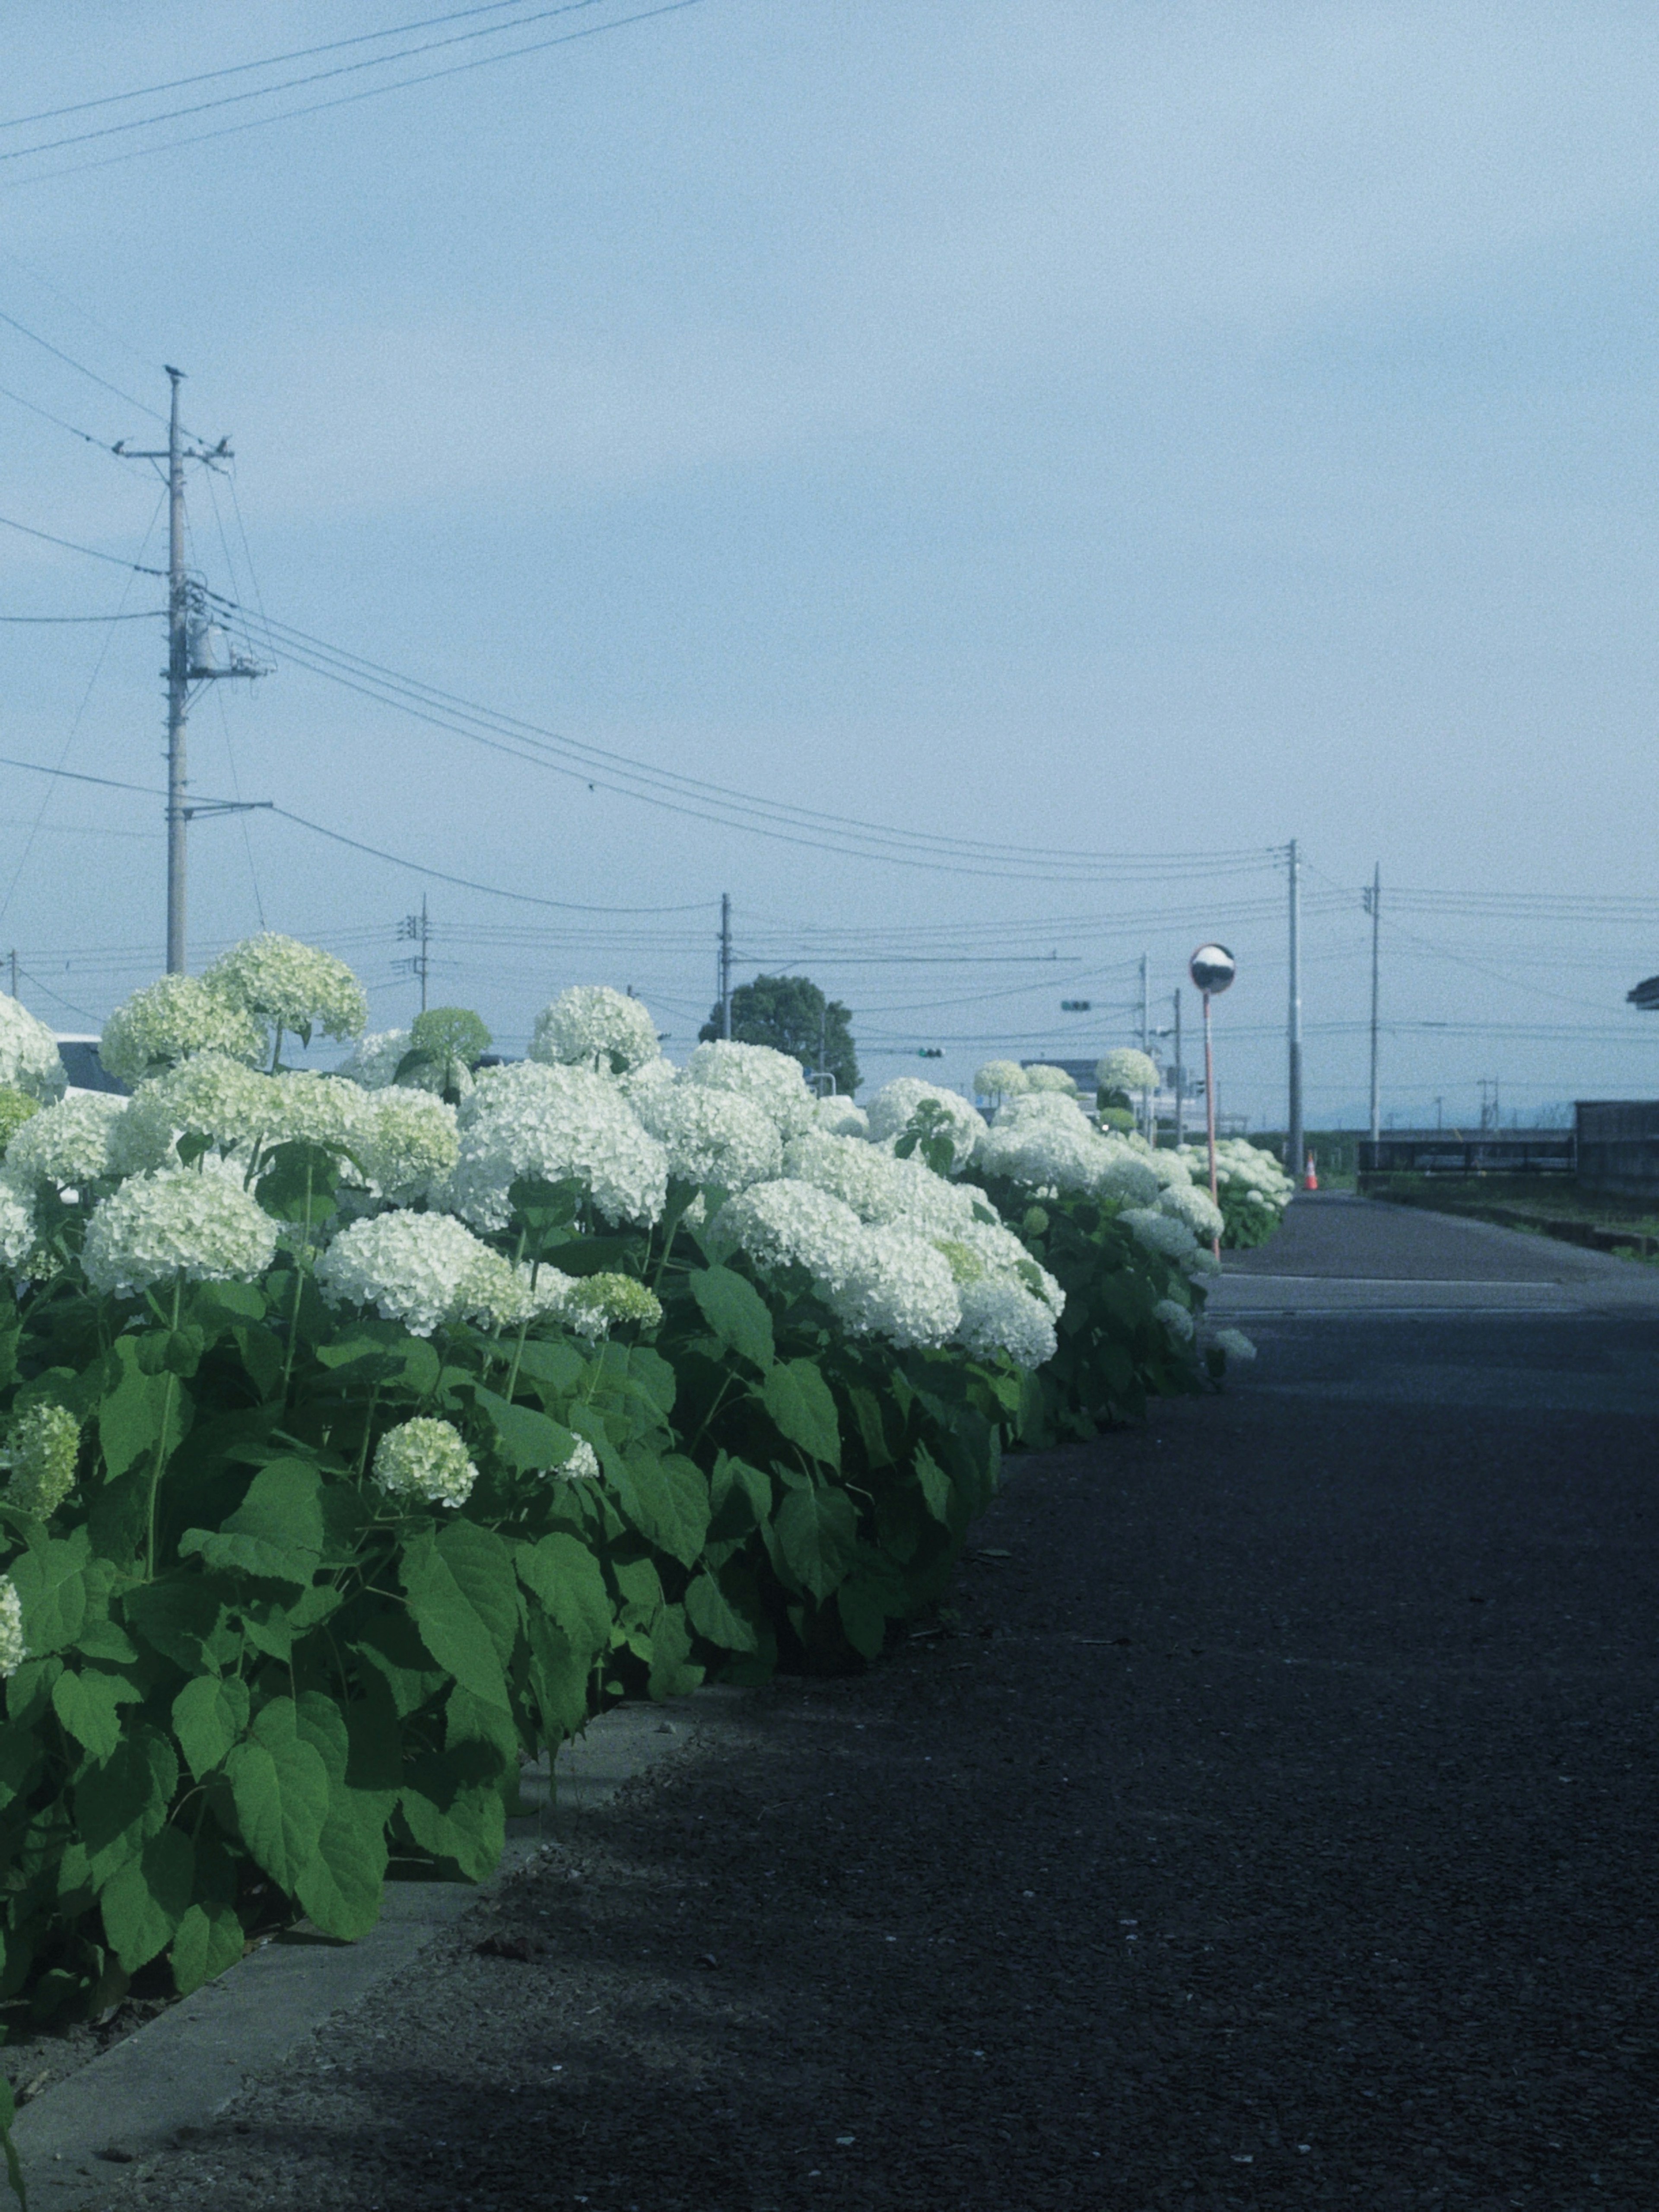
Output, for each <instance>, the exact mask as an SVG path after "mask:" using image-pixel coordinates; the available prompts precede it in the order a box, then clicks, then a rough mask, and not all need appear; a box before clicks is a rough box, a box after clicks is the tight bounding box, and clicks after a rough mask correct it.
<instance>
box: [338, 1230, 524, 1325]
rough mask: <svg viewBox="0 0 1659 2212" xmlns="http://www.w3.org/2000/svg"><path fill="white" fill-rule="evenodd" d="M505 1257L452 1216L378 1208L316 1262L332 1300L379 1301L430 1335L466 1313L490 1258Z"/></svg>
mask: <svg viewBox="0 0 1659 2212" xmlns="http://www.w3.org/2000/svg"><path fill="white" fill-rule="evenodd" d="M500 1256H501V1255H499V1254H498V1253H495V1252H493V1251H492V1250H491V1249H490V1248H489V1245H487V1244H484V1243H480V1242H479V1240H478V1238H477V1237H475V1236H474V1235H473V1234H472V1231H471V1230H470V1229H469V1228H468V1227H467V1226H466V1225H465V1223H464V1222H460V1221H457V1220H455V1219H454V1218H453V1216H452V1215H450V1214H447V1213H407V1212H393V1213H379V1214H375V1215H374V1217H373V1218H370V1219H368V1220H367V1221H354V1222H353V1223H352V1225H351V1226H350V1227H349V1229H343V1230H342V1231H340V1233H339V1235H338V1236H337V1237H336V1238H335V1239H334V1242H333V1243H331V1245H330V1246H329V1248H328V1249H327V1251H326V1252H325V1253H324V1255H323V1256H322V1258H321V1259H320V1260H319V1261H318V1262H317V1287H318V1289H319V1290H320V1291H321V1292H322V1294H323V1296H324V1297H325V1298H327V1299H328V1300H329V1301H330V1302H331V1304H335V1305H347V1304H349V1305H358V1306H373V1307H374V1310H375V1311H376V1312H377V1313H378V1314H379V1315H380V1318H381V1319H382V1320H383V1321H400V1322H402V1323H403V1325H404V1328H406V1329H408V1330H409V1332H410V1334H411V1335H413V1336H430V1335H431V1334H432V1332H433V1330H434V1329H435V1328H439V1327H440V1326H441V1324H442V1323H443V1322H447V1321H452V1320H453V1319H454V1318H456V1316H458V1314H459V1312H460V1310H461V1308H462V1304H463V1300H464V1293H465V1289H466V1285H467V1284H468V1281H469V1279H470V1278H472V1277H474V1276H475V1275H476V1276H477V1280H478V1282H479V1284H480V1286H481V1288H487V1285H488V1277H487V1274H486V1268H487V1263H488V1262H489V1261H493V1260H496V1259H499V1258H500ZM481 1302H482V1301H480V1303H481Z"/></svg>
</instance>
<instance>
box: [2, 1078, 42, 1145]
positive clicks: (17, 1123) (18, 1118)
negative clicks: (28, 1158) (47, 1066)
mask: <svg viewBox="0 0 1659 2212" xmlns="http://www.w3.org/2000/svg"><path fill="white" fill-rule="evenodd" d="M39 1112H40V1100H39V1099H38V1098H31V1097H29V1095H28V1093H27V1091H14V1090H13V1089H12V1087H11V1085H9V1084H5V1083H0V1152H4V1151H5V1149H6V1147H7V1146H9V1144H10V1142H11V1140H12V1139H13V1138H14V1137H15V1135H16V1133H17V1132H18V1131H19V1130H20V1129H21V1127H22V1126H23V1124H24V1122H25V1121H29V1120H30V1119H31V1118H32V1117H33V1115H36V1114H38V1113H39Z"/></svg>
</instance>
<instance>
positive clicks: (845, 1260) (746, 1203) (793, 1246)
mask: <svg viewBox="0 0 1659 2212" xmlns="http://www.w3.org/2000/svg"><path fill="white" fill-rule="evenodd" d="M709 1234H710V1236H711V1237H712V1238H713V1239H714V1242H715V1243H716V1245H717V1246H718V1247H721V1248H724V1249H726V1250H731V1249H734V1248H735V1249H738V1250H739V1251H743V1252H746V1253H747V1254H748V1255H749V1256H750V1259H751V1260H753V1261H755V1262H756V1264H757V1266H759V1267H769V1268H770V1267H805V1269H806V1270H807V1272H808V1273H809V1274H811V1276H812V1278H813V1279H814V1280H815V1281H816V1282H817V1284H818V1285H820V1287H821V1288H822V1287H826V1286H827V1287H830V1288H833V1287H835V1286H836V1285H839V1284H841V1283H842V1282H844V1281H845V1280H847V1279H848V1276H849V1275H850V1274H851V1273H852V1270H853V1269H854V1267H855V1266H856V1265H857V1264H858V1263H859V1262H860V1260H861V1258H862V1256H863V1250H864V1245H863V1239H864V1234H865V1230H864V1224H863V1223H862V1222H861V1221H860V1219H859V1218H858V1216H857V1214H856V1213H854V1211H853V1209H852V1207H851V1206H845V1205H843V1204H842V1201H841V1200H840V1199H838V1198H832V1197H831V1196H830V1195H829V1193H828V1192H827V1191H822V1190H815V1189H814V1188H812V1186H811V1184H810V1183H805V1182H796V1181H795V1180H794V1179H793V1177H790V1176H781V1177H780V1178H779V1179H778V1181H777V1182H757V1183H755V1184H754V1185H752V1186H751V1188H749V1189H748V1190H745V1191H744V1192H742V1193H740V1194H738V1196H737V1197H736V1198H730V1199H728V1200H726V1204H725V1205H724V1206H721V1208H720V1212H718V1213H717V1214H716V1215H715V1216H714V1221H713V1222H712V1223H711V1225H710V1229H709Z"/></svg>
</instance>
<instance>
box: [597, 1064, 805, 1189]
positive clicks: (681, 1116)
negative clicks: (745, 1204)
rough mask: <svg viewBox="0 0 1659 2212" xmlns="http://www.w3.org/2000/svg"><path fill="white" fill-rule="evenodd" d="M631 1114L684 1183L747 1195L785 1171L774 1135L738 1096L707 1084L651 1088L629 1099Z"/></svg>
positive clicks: (754, 1108) (757, 1111)
mask: <svg viewBox="0 0 1659 2212" xmlns="http://www.w3.org/2000/svg"><path fill="white" fill-rule="evenodd" d="M633 1105H634V1110H635V1113H636V1114H637V1115H639V1117H640V1120H641V1121H642V1122H643V1123H644V1125H645V1127H647V1129H648V1130H649V1131H650V1133H651V1134H652V1135H653V1137H654V1138H655V1139H657V1141H658V1143H659V1144H660V1145H661V1146H664V1147H665V1150H666V1152H667V1153H668V1168H669V1172H670V1174H671V1175H673V1176H678V1178H679V1179H680V1180H681V1181H682V1182H696V1183H705V1182H712V1183H719V1184H720V1187H721V1188H722V1189H725V1190H747V1188H749V1186H750V1183H751V1182H770V1181H771V1180H772V1179H773V1177H774V1176H778V1175H780V1174H781V1173H782V1171H783V1146H782V1142H781V1139H780V1138H779V1136H778V1133H777V1130H776V1129H775V1127H774V1126H773V1124H772V1123H771V1122H770V1121H769V1120H768V1119H767V1117H766V1115H764V1114H763V1113H762V1111H761V1109H760V1108H759V1107H758V1106H757V1105H756V1104H755V1103H753V1102H752V1100H750V1099H748V1098H745V1097H744V1096H743V1095H742V1093H741V1092H740V1091H711V1090H710V1089H709V1088H708V1085H707V1084H700V1083H653V1084H648V1085H642V1086H641V1087H639V1088H638V1089H637V1090H636V1091H635V1092H634V1094H633Z"/></svg>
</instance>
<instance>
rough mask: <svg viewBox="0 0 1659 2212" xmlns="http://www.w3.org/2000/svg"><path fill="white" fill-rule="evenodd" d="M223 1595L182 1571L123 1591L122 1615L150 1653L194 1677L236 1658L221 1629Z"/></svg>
mask: <svg viewBox="0 0 1659 2212" xmlns="http://www.w3.org/2000/svg"><path fill="white" fill-rule="evenodd" d="M226 1595H227V1592H226V1587H225V1585H224V1583H222V1582H219V1581H218V1580H217V1579H216V1578H215V1577H211V1576H209V1575H204V1574H201V1573H199V1572H198V1571H197V1570H195V1569H194V1568H186V1569H184V1570H183V1571H180V1572H179V1573H177V1574H173V1575H166V1576H163V1577H162V1578H161V1580H160V1581H159V1582H154V1583H138V1584H137V1586H136V1587H135V1588H133V1589H130V1590H127V1591H126V1592H125V1593H124V1595H123V1596H122V1598H121V1611H122V1613H123V1615H124V1616H125V1620H126V1623H127V1626H128V1627H129V1628H131V1630H132V1631H133V1632H134V1634H135V1635H137V1636H138V1637H139V1638H141V1639H142V1640H143V1642H144V1643H146V1644H149V1647H150V1649H151V1650H153V1651H159V1652H160V1653H161V1656H162V1657H163V1658H164V1659H170V1660H172V1662H173V1665H174V1666H175V1667H182V1668H184V1670H185V1673H186V1674H199V1673H200V1672H201V1671H202V1670H203V1669H204V1668H213V1669H215V1670H216V1669H217V1668H218V1667H219V1665H221V1664H222V1662H223V1660H224V1659H226V1658H228V1657H230V1658H234V1656H235V1650H236V1644H235V1639H234V1638H229V1637H228V1632H226V1630H225V1628H224V1618H225V1600H226Z"/></svg>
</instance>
